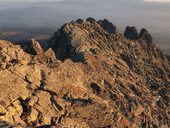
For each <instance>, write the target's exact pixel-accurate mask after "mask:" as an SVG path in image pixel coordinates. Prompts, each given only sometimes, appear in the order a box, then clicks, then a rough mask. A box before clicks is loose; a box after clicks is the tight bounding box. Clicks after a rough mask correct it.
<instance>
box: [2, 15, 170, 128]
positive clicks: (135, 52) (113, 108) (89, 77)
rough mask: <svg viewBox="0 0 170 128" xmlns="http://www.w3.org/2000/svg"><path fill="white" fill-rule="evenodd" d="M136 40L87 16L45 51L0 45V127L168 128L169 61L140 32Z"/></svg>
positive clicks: (35, 46) (70, 25) (56, 37)
mask: <svg viewBox="0 0 170 128" xmlns="http://www.w3.org/2000/svg"><path fill="white" fill-rule="evenodd" d="M132 30H133V31H132V35H133V32H135V35H136V31H134V30H135V29H134V28H133V29H132ZM126 33H127V35H131V34H128V31H127V32H126ZM137 37H138V38H137V39H128V38H127V37H125V36H124V35H123V34H121V33H120V32H119V30H117V29H116V27H115V26H114V25H113V24H112V23H111V22H110V21H108V20H100V21H96V20H95V19H93V18H88V19H87V20H82V19H79V20H77V21H72V22H69V23H66V24H65V25H63V26H62V27H61V28H60V29H59V30H58V31H57V32H55V34H54V35H53V37H52V38H51V40H50V41H49V45H48V46H49V48H48V49H47V50H45V51H44V50H43V49H42V48H41V46H40V45H39V43H38V42H37V41H35V40H31V44H30V43H29V44H30V45H29V47H27V49H24V47H20V46H19V45H13V44H12V43H10V42H7V41H0V94H1V95H0V120H1V121H0V126H4V125H5V126H9V127H22V128H23V127H58V128H73V127H75V128H99V127H102V128H112V127H113V128H119V127H120V128H121V127H126V128H140V127H142V128H144V127H155V128H156V127H162V128H168V127H170V125H169V124H170V122H169V115H168V114H169V113H168V111H169V93H168V92H169V91H170V74H169V73H170V66H169V63H168V61H167V59H166V57H165V56H164V54H163V53H162V52H161V51H160V50H159V49H158V48H157V47H156V46H155V45H154V41H153V40H151V39H152V38H151V35H150V34H149V33H148V31H147V30H146V29H142V30H141V32H140V34H139V35H138V36H137ZM150 41H152V42H150ZM23 49H24V50H23ZM28 51H29V52H28Z"/></svg>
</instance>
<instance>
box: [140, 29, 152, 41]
mask: <svg viewBox="0 0 170 128" xmlns="http://www.w3.org/2000/svg"><path fill="white" fill-rule="evenodd" d="M139 39H142V40H144V41H146V43H147V44H152V43H153V38H152V36H151V35H150V34H149V33H148V31H147V30H146V29H145V28H142V29H141V31H140V34H139Z"/></svg>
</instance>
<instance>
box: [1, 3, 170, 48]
mask: <svg viewBox="0 0 170 128" xmlns="http://www.w3.org/2000/svg"><path fill="white" fill-rule="evenodd" d="M0 2H1V4H0V7H1V8H0V29H1V30H4V29H5V28H8V30H10V29H11V30H13V29H16V30H17V29H26V28H49V29H52V30H54V31H55V30H57V28H59V27H60V26H61V25H62V24H64V23H65V22H69V21H71V20H76V19H77V18H84V19H85V18H87V17H94V18H96V19H104V18H107V19H109V20H110V21H112V22H113V24H115V25H116V26H117V27H118V29H119V30H121V31H123V30H124V29H125V27H126V26H127V25H130V26H136V27H137V28H138V29H141V28H143V27H144V28H147V29H148V30H149V32H151V33H152V34H153V36H154V37H155V39H156V40H157V41H158V42H164V43H166V44H167V45H168V46H169V45H170V43H169V40H170V24H169V21H170V0H50V1H47V0H36V1H35V0H34V1H33V0H25V1H23V0H22V1H21V0H13V1H12V2H11V1H9V0H0Z"/></svg>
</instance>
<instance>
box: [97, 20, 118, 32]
mask: <svg viewBox="0 0 170 128" xmlns="http://www.w3.org/2000/svg"><path fill="white" fill-rule="evenodd" d="M99 24H100V25H101V27H102V28H103V29H104V30H105V31H107V32H108V33H110V34H115V33H116V26H114V25H113V24H112V23H111V22H109V21H108V20H107V19H104V20H99Z"/></svg>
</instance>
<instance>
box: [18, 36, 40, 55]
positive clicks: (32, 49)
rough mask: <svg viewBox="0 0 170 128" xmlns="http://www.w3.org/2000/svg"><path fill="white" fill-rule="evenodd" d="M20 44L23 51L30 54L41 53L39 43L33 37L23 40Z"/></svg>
mask: <svg viewBox="0 0 170 128" xmlns="http://www.w3.org/2000/svg"><path fill="white" fill-rule="evenodd" d="M21 46H22V48H23V50H24V51H25V52H27V53H29V54H32V55H39V54H42V53H43V49H42V48H41V45H40V43H39V42H37V41H36V40H34V39H30V40H27V41H25V42H24V43H23V44H22V45H21Z"/></svg>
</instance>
